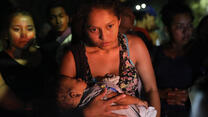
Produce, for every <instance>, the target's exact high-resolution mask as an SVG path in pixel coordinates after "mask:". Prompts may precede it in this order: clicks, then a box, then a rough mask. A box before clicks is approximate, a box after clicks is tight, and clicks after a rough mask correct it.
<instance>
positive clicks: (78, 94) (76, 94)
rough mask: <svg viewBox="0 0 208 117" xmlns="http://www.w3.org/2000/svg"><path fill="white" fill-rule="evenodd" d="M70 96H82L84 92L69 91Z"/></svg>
mask: <svg viewBox="0 0 208 117" xmlns="http://www.w3.org/2000/svg"><path fill="white" fill-rule="evenodd" d="M69 96H70V97H72V98H76V97H80V96H82V94H80V93H76V92H70V93H69Z"/></svg>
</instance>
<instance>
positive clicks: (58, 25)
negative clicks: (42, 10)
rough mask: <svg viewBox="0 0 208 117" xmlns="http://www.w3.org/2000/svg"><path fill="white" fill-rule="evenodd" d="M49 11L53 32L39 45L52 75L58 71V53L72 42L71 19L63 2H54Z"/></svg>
mask: <svg viewBox="0 0 208 117" xmlns="http://www.w3.org/2000/svg"><path fill="white" fill-rule="evenodd" d="M47 11H48V14H47V15H48V21H49V23H50V25H51V30H50V31H49V32H48V34H47V36H46V37H45V38H44V39H42V40H40V42H39V43H40V49H41V52H42V55H43V61H44V64H45V65H46V69H48V70H49V74H51V73H56V70H57V61H58V60H57V53H58V52H57V51H58V50H59V48H60V47H61V46H62V45H64V44H68V43H70V42H71V40H72V34H71V28H70V26H69V24H70V20H71V17H70V15H69V13H68V12H67V11H66V10H65V7H64V5H63V3H62V2H61V1H57V0H55V1H52V2H51V3H50V4H49V6H48V10H47Z"/></svg>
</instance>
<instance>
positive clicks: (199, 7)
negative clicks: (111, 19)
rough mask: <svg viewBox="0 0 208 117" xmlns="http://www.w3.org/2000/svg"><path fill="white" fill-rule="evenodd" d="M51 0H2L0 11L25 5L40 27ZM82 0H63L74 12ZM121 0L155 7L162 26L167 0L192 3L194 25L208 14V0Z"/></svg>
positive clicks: (136, 6) (157, 18) (133, 5)
mask: <svg viewBox="0 0 208 117" xmlns="http://www.w3.org/2000/svg"><path fill="white" fill-rule="evenodd" d="M50 1H51V0H4V1H3V0H2V1H1V4H0V8H1V10H0V12H1V17H3V16H4V14H6V13H7V10H8V9H9V8H10V7H11V6H15V7H16V6H18V7H23V8H26V9H29V10H30V11H31V12H32V13H33V15H34V18H35V20H36V26H37V28H39V27H40V26H41V25H42V23H44V22H45V21H46V15H45V14H46V9H47V4H48V3H49V2H50ZM80 1H81V0H63V2H64V3H65V5H66V8H67V10H68V11H69V12H73V10H74V7H76V5H77V4H79V3H80ZM120 1H121V2H124V3H126V4H128V5H129V6H130V7H132V9H137V10H142V9H144V8H145V7H151V8H153V9H154V11H155V12H156V14H157V17H156V23H157V24H158V25H159V26H160V25H161V21H160V16H159V15H158V14H159V11H160V10H161V8H162V6H163V5H164V4H166V3H167V2H174V1H180V2H186V3H188V4H189V5H190V7H191V8H192V9H193V12H194V16H195V20H194V26H196V25H197V24H198V22H199V21H200V19H201V18H202V16H204V15H206V14H208V0H120Z"/></svg>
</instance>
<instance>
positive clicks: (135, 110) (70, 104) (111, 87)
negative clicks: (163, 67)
mask: <svg viewBox="0 0 208 117" xmlns="http://www.w3.org/2000/svg"><path fill="white" fill-rule="evenodd" d="M119 78H120V77H119V76H113V77H112V76H111V77H107V78H104V79H103V80H102V81H100V82H97V83H96V84H95V85H94V86H93V87H91V88H87V85H86V83H85V82H84V81H83V80H81V79H73V78H62V79H61V81H60V87H59V89H58V96H57V102H58V105H59V107H61V108H62V109H64V110H67V109H74V108H76V107H83V106H85V105H86V104H88V103H89V102H90V101H91V99H92V98H94V97H95V96H97V95H99V94H100V93H101V91H102V90H103V88H107V94H106V96H105V97H104V98H103V100H107V99H108V98H110V97H113V96H116V95H118V94H119V93H122V90H121V89H120V88H119V87H118V86H117V85H116V84H117V83H118V81H119ZM116 104H126V105H129V108H128V109H122V110H116V111H113V112H114V113H118V114H123V115H126V116H128V117H155V116H156V110H155V109H154V107H148V104H147V102H146V101H143V100H141V99H139V98H137V97H133V96H129V95H126V97H125V98H123V99H121V100H120V101H118V102H116ZM147 108H148V109H147ZM148 114H149V116H148Z"/></svg>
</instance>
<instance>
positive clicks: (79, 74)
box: [71, 43, 86, 79]
mask: <svg viewBox="0 0 208 117" xmlns="http://www.w3.org/2000/svg"><path fill="white" fill-rule="evenodd" d="M71 51H72V54H73V56H74V60H75V64H76V78H82V79H83V78H84V76H85V71H86V63H85V62H86V61H85V60H84V57H85V49H84V45H83V44H81V43H80V44H76V45H74V46H73V47H72V48H71Z"/></svg>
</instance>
